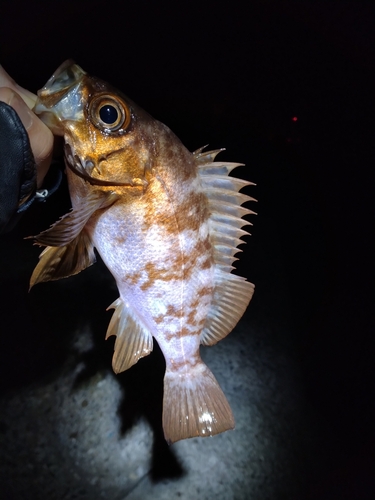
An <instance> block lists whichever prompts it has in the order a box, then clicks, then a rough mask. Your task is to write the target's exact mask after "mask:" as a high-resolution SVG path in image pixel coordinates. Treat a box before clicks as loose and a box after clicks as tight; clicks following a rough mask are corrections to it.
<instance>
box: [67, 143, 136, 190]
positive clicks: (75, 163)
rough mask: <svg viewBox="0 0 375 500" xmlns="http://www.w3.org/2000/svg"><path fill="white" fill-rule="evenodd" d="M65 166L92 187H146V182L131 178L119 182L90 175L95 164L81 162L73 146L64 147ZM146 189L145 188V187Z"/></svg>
mask: <svg viewBox="0 0 375 500" xmlns="http://www.w3.org/2000/svg"><path fill="white" fill-rule="evenodd" d="M64 155H65V164H66V166H67V167H68V168H70V170H71V171H72V172H74V173H75V174H76V175H77V176H78V177H81V179H84V180H85V181H87V182H88V183H89V184H91V185H92V186H129V187H134V186H138V185H142V186H144V184H145V181H142V180H141V179H132V178H131V177H130V176H129V178H128V179H127V180H126V181H123V182H120V181H117V180H105V179H99V178H97V177H93V176H92V175H90V174H91V173H92V172H93V170H94V168H95V163H94V162H93V161H92V160H90V159H87V160H81V158H80V157H79V156H78V155H77V154H76V152H75V150H74V148H73V146H71V145H70V144H69V143H66V144H65V146H64ZM144 187H145V186H144Z"/></svg>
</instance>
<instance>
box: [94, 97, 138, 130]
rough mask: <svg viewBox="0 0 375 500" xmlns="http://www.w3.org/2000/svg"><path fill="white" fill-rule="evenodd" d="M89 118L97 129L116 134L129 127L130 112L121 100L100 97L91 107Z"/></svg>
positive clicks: (96, 98)
mask: <svg viewBox="0 0 375 500" xmlns="http://www.w3.org/2000/svg"><path fill="white" fill-rule="evenodd" d="M89 117H90V119H91V121H92V123H93V124H94V125H95V127H97V128H99V129H100V130H102V131H103V132H106V133H109V132H116V131H117V130H120V129H124V128H126V127H127V126H128V125H129V122H130V112H129V110H128V108H127V107H126V105H125V103H123V102H122V101H121V100H120V99H117V98H114V97H112V96H109V95H99V96H96V97H94V98H93V99H92V101H91V102H90V105H89Z"/></svg>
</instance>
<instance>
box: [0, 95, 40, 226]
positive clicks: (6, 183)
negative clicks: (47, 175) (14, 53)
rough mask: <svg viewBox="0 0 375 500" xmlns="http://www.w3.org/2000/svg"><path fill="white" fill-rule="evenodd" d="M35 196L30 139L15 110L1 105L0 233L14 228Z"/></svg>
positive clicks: (34, 176)
mask: <svg viewBox="0 0 375 500" xmlns="http://www.w3.org/2000/svg"><path fill="white" fill-rule="evenodd" d="M35 193H36V165H35V160H34V156H33V153H32V151H31V147H30V141H29V136H28V134H27V132H26V130H25V128H24V126H23V124H22V122H21V120H20V118H19V117H18V115H17V113H16V112H15V110H14V109H13V108H12V107H11V106H9V105H8V104H5V103H4V102H0V233H4V232H7V231H10V230H11V229H12V228H13V226H14V225H15V224H16V222H17V220H18V219H19V218H20V216H21V214H22V212H23V211H24V210H25V208H26V207H27V206H29V205H30V204H31V202H32V200H33V198H34V196H35Z"/></svg>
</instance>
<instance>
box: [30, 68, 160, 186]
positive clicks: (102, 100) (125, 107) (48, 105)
mask: <svg viewBox="0 0 375 500" xmlns="http://www.w3.org/2000/svg"><path fill="white" fill-rule="evenodd" d="M34 112H35V113H36V114H37V115H38V116H39V117H40V118H41V120H42V121H43V122H44V123H45V124H46V125H47V126H48V127H49V128H50V129H51V130H52V132H53V133H54V134H55V135H60V136H63V137H64V142H65V161H66V164H67V166H68V167H69V168H70V169H71V170H72V171H73V172H74V173H75V174H76V176H78V177H80V178H81V179H84V180H85V181H87V182H88V183H89V184H91V185H97V186H127V187H134V186H143V187H145V186H146V185H147V175H148V172H149V171H150V170H151V168H152V167H151V162H152V156H153V155H154V153H155V152H154V151H153V148H154V141H153V135H154V134H153V131H152V129H153V126H154V125H153V122H155V120H153V119H152V118H151V116H150V115H148V114H147V113H146V112H145V111H143V110H142V109H141V108H139V107H138V106H137V105H136V104H135V103H133V102H132V101H131V100H130V99H128V98H127V97H126V96H125V95H123V94H122V93H121V92H119V91H117V90H116V89H115V88H114V87H112V86H111V85H109V84H108V83H106V82H104V81H102V80H100V79H98V78H96V77H92V76H89V75H88V74H87V73H86V72H85V71H84V70H83V69H82V68H81V67H80V66H78V65H77V64H75V63H74V62H73V61H72V60H68V61H65V62H64V63H63V64H62V65H61V66H60V67H59V68H58V69H57V70H56V72H55V73H54V74H53V75H52V77H51V78H50V79H49V80H48V82H47V83H46V85H45V86H44V87H43V88H42V89H41V90H39V92H38V99H37V102H36V104H35V107H34Z"/></svg>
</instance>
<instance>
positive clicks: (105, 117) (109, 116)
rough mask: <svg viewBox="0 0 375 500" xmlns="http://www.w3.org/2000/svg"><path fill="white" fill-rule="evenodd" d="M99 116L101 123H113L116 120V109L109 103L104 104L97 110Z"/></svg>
mask: <svg viewBox="0 0 375 500" xmlns="http://www.w3.org/2000/svg"><path fill="white" fill-rule="evenodd" d="M99 116H100V119H101V120H102V122H103V123H106V124H107V125H113V124H114V123H116V121H117V120H118V111H117V109H116V108H115V107H114V106H112V105H111V104H104V106H102V107H101V108H100V110H99Z"/></svg>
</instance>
